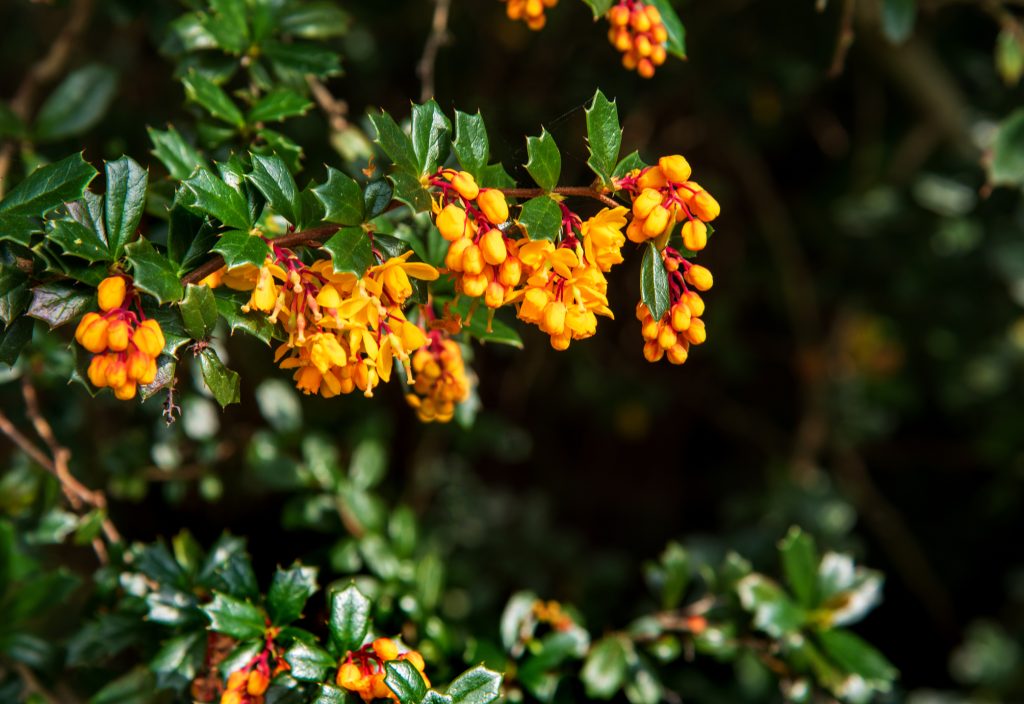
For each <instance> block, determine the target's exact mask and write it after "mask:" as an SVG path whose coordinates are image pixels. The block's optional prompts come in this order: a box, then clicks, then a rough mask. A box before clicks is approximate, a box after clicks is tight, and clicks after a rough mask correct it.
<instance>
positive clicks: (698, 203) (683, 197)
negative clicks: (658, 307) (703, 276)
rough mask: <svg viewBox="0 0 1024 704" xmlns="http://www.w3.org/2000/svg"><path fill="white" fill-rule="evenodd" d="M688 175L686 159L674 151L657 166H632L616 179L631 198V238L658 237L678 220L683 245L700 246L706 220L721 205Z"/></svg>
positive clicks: (704, 242) (695, 249)
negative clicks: (680, 225) (623, 175)
mask: <svg viewBox="0 0 1024 704" xmlns="http://www.w3.org/2000/svg"><path fill="white" fill-rule="evenodd" d="M690 175H691V170H690V165H689V163H687V161H686V159H684V158H683V157H681V156H679V155H678V154H676V155H673V156H663V157H662V158H661V159H659V160H658V165H657V166H648V167H647V168H645V169H635V170H634V171H632V172H630V173H629V174H627V175H626V176H625V177H623V178H621V179H619V180H618V181H617V182H616V185H617V186H618V187H619V188H621V189H623V190H625V191H627V192H629V193H630V195H631V196H632V198H633V221H632V222H630V223H629V228H627V230H626V236H627V237H628V238H629V240H630V241H631V242H636V243H643V242H646V241H647V240H658V239H659V238H663V237H665V236H667V235H668V233H670V232H671V231H672V228H673V227H674V226H675V224H676V223H677V222H682V224H683V225H682V229H681V234H682V237H683V244H684V245H685V246H686V248H687V249H689V250H690V251H692V252H699V251H700V250H702V249H704V247H705V246H706V245H707V242H708V226H707V224H708V223H709V222H711V221H712V220H714V219H715V218H717V217H718V214H719V213H720V212H721V207H720V206H719V205H718V201H716V200H715V199H714V197H712V195H711V194H710V193H708V192H707V191H705V190H704V189H703V188H702V187H701V185H700V184H699V183H697V182H696V181H691V180H690Z"/></svg>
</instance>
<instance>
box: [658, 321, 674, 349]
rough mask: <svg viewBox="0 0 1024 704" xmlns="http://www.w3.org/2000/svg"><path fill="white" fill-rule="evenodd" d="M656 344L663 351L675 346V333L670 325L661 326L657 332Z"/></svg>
mask: <svg viewBox="0 0 1024 704" xmlns="http://www.w3.org/2000/svg"><path fill="white" fill-rule="evenodd" d="M658 344H659V345H661V349H663V350H667V349H671V348H672V347H673V346H674V345H675V344H676V331H675V330H673V329H672V326H671V325H665V326H663V327H662V328H661V330H660V331H659V332H658Z"/></svg>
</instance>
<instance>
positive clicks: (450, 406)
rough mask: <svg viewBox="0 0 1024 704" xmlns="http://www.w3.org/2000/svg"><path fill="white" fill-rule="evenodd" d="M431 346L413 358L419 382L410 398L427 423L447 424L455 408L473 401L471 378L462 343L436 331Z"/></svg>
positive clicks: (418, 413) (410, 402)
mask: <svg viewBox="0 0 1024 704" xmlns="http://www.w3.org/2000/svg"><path fill="white" fill-rule="evenodd" d="M428 337H429V342H428V343H427V344H426V345H424V346H423V347H420V348H419V349H418V350H416V352H415V354H413V356H412V369H413V372H414V374H415V378H416V380H415V382H414V383H413V384H412V387H411V388H412V392H411V393H410V394H408V396H406V400H408V402H409V405H410V406H412V407H413V408H415V409H416V415H418V416H419V419H420V420H421V421H423V422H425V423H429V422H432V421H437V422H439V423H447V422H448V421H450V420H451V419H452V416H454V415H455V406H456V405H458V404H460V403H462V402H463V401H465V400H466V399H468V398H469V392H470V378H469V375H468V374H466V363H465V361H464V360H463V358H462V349H461V348H460V347H459V345H458V343H457V342H455V341H454V340H452V339H451V338H450V337H448V336H447V335H445V334H444V333H443V332H442V331H440V330H432V331H431V332H430V333H429V334H428Z"/></svg>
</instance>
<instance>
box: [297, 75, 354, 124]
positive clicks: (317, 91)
mask: <svg viewBox="0 0 1024 704" xmlns="http://www.w3.org/2000/svg"><path fill="white" fill-rule="evenodd" d="M306 85H308V86H309V92H310V93H312V94H313V99H314V100H315V101H316V104H317V105H319V106H320V109H321V110H322V111H323V113H324V114H325V115H326V116H327V124H328V125H330V127H331V130H333V131H334V132H342V131H344V130H345V129H346V128H347V127H348V103H346V102H345V101H344V100H338V99H337V98H335V97H334V95H332V94H331V91H329V90H327V86H325V85H324V84H323V83H322V82H321V81H320V80H319V79H318V78H317V77H316V76H313V75H309V76H306Z"/></svg>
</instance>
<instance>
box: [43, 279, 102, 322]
mask: <svg viewBox="0 0 1024 704" xmlns="http://www.w3.org/2000/svg"><path fill="white" fill-rule="evenodd" d="M95 300H96V297H95V295H94V294H92V293H86V292H85V291H81V290H79V289H76V288H74V287H72V286H68V285H67V284H63V283H58V282H53V283H48V284H40V285H39V286H36V287H35V288H33V289H32V302H31V303H30V304H29V307H28V315H31V316H32V317H33V318H38V319H39V320H42V321H43V322H44V323H46V324H47V325H49V326H50V329H51V330H53V329H54V328H57V327H60V326H61V325H65V324H67V323H70V322H72V321H73V320H77V319H78V318H79V317H80V316H81V315H82V314H84V313H85V311H86V310H88V308H89V306H91V305H92V304H93V302H94V301H95Z"/></svg>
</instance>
